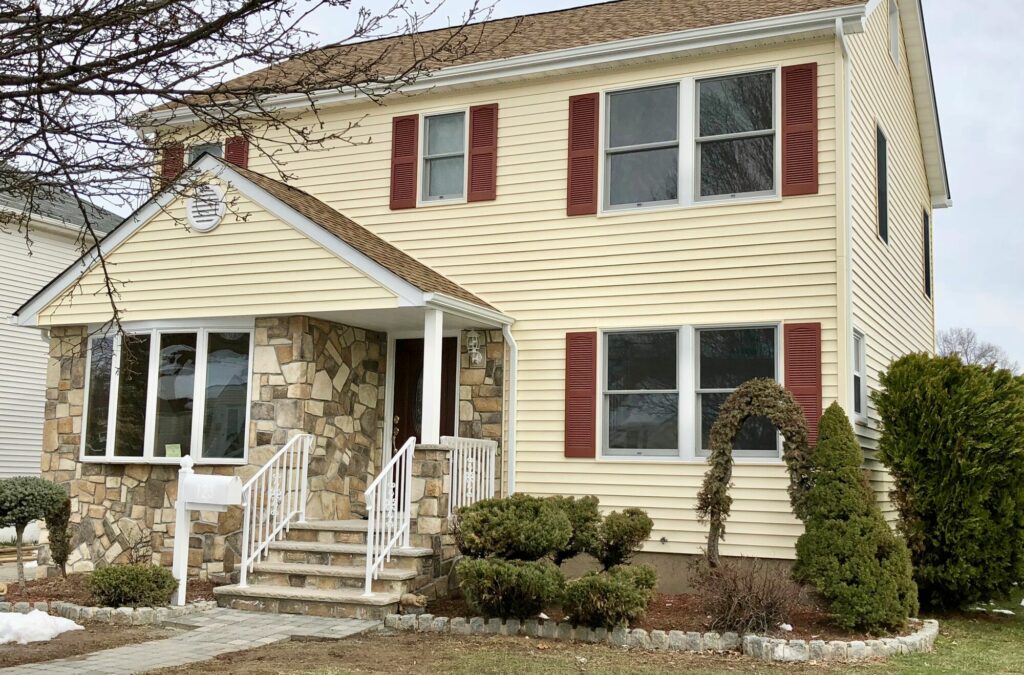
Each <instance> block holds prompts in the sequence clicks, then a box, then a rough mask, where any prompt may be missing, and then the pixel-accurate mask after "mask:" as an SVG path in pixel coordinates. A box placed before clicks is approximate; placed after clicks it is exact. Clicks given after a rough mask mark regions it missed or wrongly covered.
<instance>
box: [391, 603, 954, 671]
mask: <svg viewBox="0 0 1024 675" xmlns="http://www.w3.org/2000/svg"><path fill="white" fill-rule="evenodd" d="M384 627H385V628H392V629H395V630H404V631H418V632H421V633H450V634H452V635H525V636H526V637H532V638H544V639H548V640H574V641H576V642H594V643H597V642H601V643H606V644H610V645H614V646H617V647H634V648H638V649H648V650H655V651H673V652H693V653H706V654H710V653H716V652H729V651H739V652H741V653H743V654H744V655H746V656H751V657H754V658H757V659H760V660H762V661H768V662H797V661H834V662H848V661H860V660H863V659H876V658H885V657H888V656H893V655H895V654H914V653H918V652H930V651H931V650H932V648H933V646H934V644H935V638H936V637H937V636H938V634H939V622H938V621H934V620H931V619H927V620H925V621H924V622H923V625H922V626H921V627H920V628H919V629H918V630H917V631H915V632H914V633H912V634H910V635H907V636H904V637H898V638H883V639H880V640H853V641H851V642H845V641H842V640H832V641H828V642H826V641H824V640H783V639H778V638H768V637H760V636H757V635H744V636H743V638H742V639H740V636H739V635H737V634H736V633H695V632H683V631H679V630H672V631H663V630H652V631H649V632H648V631H646V630H644V629H642V628H634V629H632V630H630V629H629V628H625V627H622V626H619V627H617V628H613V629H612V630H608V629H607V628H587V627H586V626H573V625H572V624H570V623H568V622H566V621H562V622H557V621H541V620H538V619H528V620H526V621H519V620H518V619H506V620H504V621H502V620H501V619H489V620H488V619H484V618H483V617H479V616H477V617H473V618H470V619H466V618H464V617H456V618H453V619H449V618H448V617H445V616H434V615H433V614H419V615H415V614H388V615H387V616H386V617H385V618H384Z"/></svg>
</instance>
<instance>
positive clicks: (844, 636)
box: [427, 593, 870, 640]
mask: <svg viewBox="0 0 1024 675" xmlns="http://www.w3.org/2000/svg"><path fill="white" fill-rule="evenodd" d="M427 611H428V612H430V613H431V614H433V615H435V616H447V617H456V616H463V617H471V616H474V614H473V612H471V611H470V609H469V607H467V606H466V603H465V601H464V600H463V599H462V598H456V597H448V598H439V599H437V600H433V601H431V602H430V603H428V604H427ZM544 613H545V614H546V615H547V616H548V617H549V618H550V619H553V620H555V621H561V620H563V619H564V618H565V614H564V613H563V612H562V611H561V610H560V609H558V608H550V609H548V610H546V611H545V612H544ZM789 623H790V624H791V625H792V626H793V630H792V631H783V630H781V629H777V630H774V631H772V632H770V633H768V635H770V636H771V637H779V638H785V639H787V640H866V639H869V637H870V636H868V635H865V634H864V633H856V632H851V631H846V630H843V629H842V628H839V627H837V626H835V625H833V624H832V623H831V621H829V617H828V615H827V614H825V613H824V612H822V611H821V610H819V609H817V608H815V607H814V606H811V605H808V606H806V607H803V608H801V609H800V610H798V611H796V612H794V613H793V615H792V616H791V617H790V619H789ZM631 628H643V629H644V630H663V631H670V630H681V631H683V632H688V631H693V632H700V633H704V632H708V631H711V630H713V629H712V628H711V627H710V626H709V625H708V617H707V616H705V615H703V614H701V613H700V611H699V609H698V605H697V598H696V596H694V595H690V594H686V593H684V594H681V595H669V594H666V593H657V594H655V595H654V597H653V598H651V602H650V604H648V605H647V614H646V616H644V618H643V619H642V620H641V621H638V622H637V623H635V624H633V625H632V626H631Z"/></svg>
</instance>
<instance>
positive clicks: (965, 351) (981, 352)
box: [938, 328, 1020, 373]
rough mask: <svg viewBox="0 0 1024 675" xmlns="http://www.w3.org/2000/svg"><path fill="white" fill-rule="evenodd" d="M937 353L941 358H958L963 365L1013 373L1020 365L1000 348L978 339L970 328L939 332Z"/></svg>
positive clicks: (1017, 370)
mask: <svg viewBox="0 0 1024 675" xmlns="http://www.w3.org/2000/svg"><path fill="white" fill-rule="evenodd" d="M938 351H939V354H940V355H942V356H958V357H960V360H961V361H963V362H964V363H973V364H977V365H980V366H995V367H997V368H1003V369H1005V370H1009V371H1011V372H1014V373H1018V372H1020V364H1018V363H1017V362H1016V361H1014V360H1013V359H1011V358H1010V355H1009V354H1007V353H1006V350H1004V349H1003V348H1002V347H999V346H998V345H994V344H992V343H991V342H985V341H983V340H981V339H979V338H978V334H977V333H975V332H974V329H972V328H950V329H948V330H941V331H939V336H938Z"/></svg>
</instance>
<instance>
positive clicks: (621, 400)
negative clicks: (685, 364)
mask: <svg viewBox="0 0 1024 675" xmlns="http://www.w3.org/2000/svg"><path fill="white" fill-rule="evenodd" d="M604 351H605V383H604V406H605V408H604V419H605V420H606V430H607V433H606V434H605V451H604V454H605V455H609V456H637V455H639V456H655V457H660V456H671V457H675V456H678V454H679V384H678V382H677V377H678V375H677V371H678V368H677V363H678V361H677V359H678V357H679V355H678V351H679V332H678V331H675V330H673V331H644V332H628V333H607V334H605V345H604Z"/></svg>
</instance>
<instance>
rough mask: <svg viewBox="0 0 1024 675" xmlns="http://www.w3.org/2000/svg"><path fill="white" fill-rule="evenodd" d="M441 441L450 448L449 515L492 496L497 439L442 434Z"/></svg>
mask: <svg viewBox="0 0 1024 675" xmlns="http://www.w3.org/2000/svg"><path fill="white" fill-rule="evenodd" d="M441 445H443V446H446V447H449V448H451V449H452V450H451V453H450V458H449V463H450V465H451V477H452V487H451V495H450V496H449V497H448V515H449V516H450V515H452V514H453V513H455V512H456V511H457V510H458V509H460V508H462V507H463V506H469V505H470V504H475V503H476V502H478V501H480V500H481V499H490V498H491V497H493V496H494V468H495V463H496V461H497V456H498V443H497V441H487V440H483V439H479V438H460V437H458V436H442V437H441Z"/></svg>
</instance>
